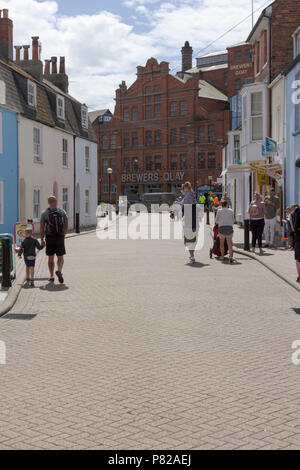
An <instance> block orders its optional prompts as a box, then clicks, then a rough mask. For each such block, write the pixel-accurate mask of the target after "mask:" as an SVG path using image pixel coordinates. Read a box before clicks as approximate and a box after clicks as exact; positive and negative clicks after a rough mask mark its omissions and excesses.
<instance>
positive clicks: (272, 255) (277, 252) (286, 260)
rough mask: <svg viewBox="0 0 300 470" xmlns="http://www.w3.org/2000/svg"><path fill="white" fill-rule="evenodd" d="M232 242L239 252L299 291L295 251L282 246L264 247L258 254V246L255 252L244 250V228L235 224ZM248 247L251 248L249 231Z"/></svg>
mask: <svg viewBox="0 0 300 470" xmlns="http://www.w3.org/2000/svg"><path fill="white" fill-rule="evenodd" d="M234 244H235V248H236V249H237V250H238V252H239V253H240V254H241V253H243V254H248V255H250V256H251V257H253V258H254V259H255V260H256V261H258V262H260V263H262V264H263V265H264V266H265V267H266V268H268V269H270V270H271V271H273V272H274V273H276V274H277V275H278V276H280V277H281V278H282V279H283V280H285V281H286V282H287V283H289V284H290V285H291V286H292V287H294V288H295V289H297V290H299V291H300V284H298V283H297V282H296V279H297V272H296V262H295V259H294V256H295V253H294V252H293V251H288V250H287V249H286V248H285V247H283V246H278V247H275V248H274V249H270V248H264V254H263V255H260V254H259V250H258V248H256V253H255V254H253V253H252V252H246V251H244V249H243V248H244V229H243V228H241V227H240V226H238V225H236V226H235V231H234ZM250 248H251V233H250Z"/></svg>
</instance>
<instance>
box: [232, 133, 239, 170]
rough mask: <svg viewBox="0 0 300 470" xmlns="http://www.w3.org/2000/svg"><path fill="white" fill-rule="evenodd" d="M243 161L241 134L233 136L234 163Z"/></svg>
mask: <svg viewBox="0 0 300 470" xmlns="http://www.w3.org/2000/svg"><path fill="white" fill-rule="evenodd" d="M240 159H241V144H240V136H239V134H235V135H234V136H233V163H235V164H236V163H238V162H239V161H240Z"/></svg>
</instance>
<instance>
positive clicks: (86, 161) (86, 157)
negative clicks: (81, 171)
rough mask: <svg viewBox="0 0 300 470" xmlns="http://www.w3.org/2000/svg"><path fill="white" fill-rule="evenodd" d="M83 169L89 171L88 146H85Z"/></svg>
mask: <svg viewBox="0 0 300 470" xmlns="http://www.w3.org/2000/svg"><path fill="white" fill-rule="evenodd" d="M85 171H86V172H87V173H89V171H90V147H88V146H86V147H85Z"/></svg>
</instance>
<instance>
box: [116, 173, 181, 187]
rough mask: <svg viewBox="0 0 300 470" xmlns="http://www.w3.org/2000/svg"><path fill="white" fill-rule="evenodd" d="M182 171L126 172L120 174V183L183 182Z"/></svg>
mask: <svg viewBox="0 0 300 470" xmlns="http://www.w3.org/2000/svg"><path fill="white" fill-rule="evenodd" d="M184 174H185V173H184V171H176V172H168V171H167V172H165V173H158V172H149V173H134V174H128V173H125V174H123V175H122V183H141V184H145V183H158V182H164V183H173V182H183V181H184Z"/></svg>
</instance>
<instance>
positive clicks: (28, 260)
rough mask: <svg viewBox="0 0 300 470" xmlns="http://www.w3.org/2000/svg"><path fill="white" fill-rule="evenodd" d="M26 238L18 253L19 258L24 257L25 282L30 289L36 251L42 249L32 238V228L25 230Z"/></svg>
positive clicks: (32, 284)
mask: <svg viewBox="0 0 300 470" xmlns="http://www.w3.org/2000/svg"><path fill="white" fill-rule="evenodd" d="M25 233H26V238H25V240H24V241H23V242H22V245H21V248H20V251H19V253H18V256H19V258H22V255H24V261H25V265H26V282H27V285H30V287H34V268H35V259H36V249H38V250H42V249H43V247H42V246H41V245H40V243H39V241H38V240H37V239H36V238H34V237H33V236H32V228H31V227H27V228H26V229H25Z"/></svg>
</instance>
